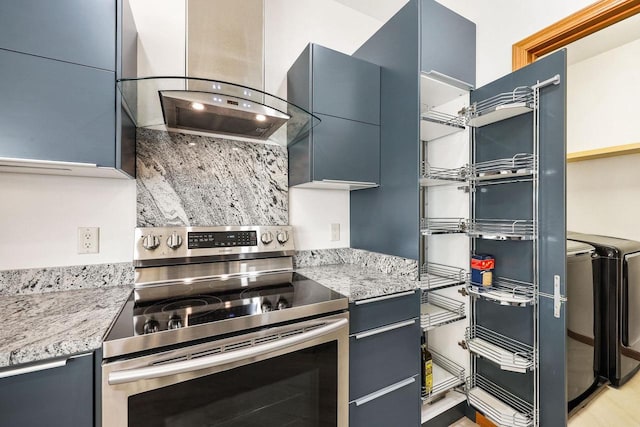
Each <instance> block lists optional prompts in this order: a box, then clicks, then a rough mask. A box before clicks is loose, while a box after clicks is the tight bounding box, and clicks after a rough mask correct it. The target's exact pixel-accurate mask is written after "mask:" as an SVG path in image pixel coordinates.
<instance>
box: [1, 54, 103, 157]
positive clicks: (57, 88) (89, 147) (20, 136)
mask: <svg viewBox="0 0 640 427" xmlns="http://www.w3.org/2000/svg"><path fill="white" fill-rule="evenodd" d="M0 70H1V71H2V79H0V93H2V98H3V102H1V103H0V156H1V157H11V158H21V159H34V160H58V161H67V162H79V163H95V164H98V165H99V166H108V167H114V166H115V141H116V138H115V132H116V121H115V114H116V109H115V100H116V96H115V90H116V88H115V83H114V82H115V73H114V72H111V71H104V70H99V69H95V68H90V67H84V66H80V65H74V64H69V63H66V62H60V61H54V60H50V59H44V58H39V57H35V56H31V55H25V54H20V53H15V52H11V51H7V50H2V49H0Z"/></svg>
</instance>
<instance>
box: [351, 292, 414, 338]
mask: <svg viewBox="0 0 640 427" xmlns="http://www.w3.org/2000/svg"><path fill="white" fill-rule="evenodd" d="M349 316H350V320H349V328H350V333H351V334H355V333H358V332H362V331H365V330H367V329H375V328H379V327H381V326H385V325H390V324H392V323H397V322H401V321H403V320H408V319H412V318H414V317H419V316H420V296H419V295H418V290H417V289H416V290H412V291H406V292H398V293H395V294H389V295H384V296H381V297H376V298H369V299H364V300H359V301H356V302H353V303H351V304H349Z"/></svg>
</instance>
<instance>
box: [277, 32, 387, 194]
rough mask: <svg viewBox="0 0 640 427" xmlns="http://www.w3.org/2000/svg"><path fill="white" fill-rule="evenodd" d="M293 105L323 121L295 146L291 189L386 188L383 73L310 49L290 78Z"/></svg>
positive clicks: (319, 48)
mask: <svg viewBox="0 0 640 427" xmlns="http://www.w3.org/2000/svg"><path fill="white" fill-rule="evenodd" d="M287 93H288V100H289V102H292V103H293V104H296V105H298V106H300V107H302V108H304V109H306V110H308V111H310V112H311V113H313V114H315V115H316V116H317V117H318V118H320V119H321V121H320V123H319V124H317V125H316V126H315V127H314V128H312V129H311V130H310V131H309V132H308V133H306V134H305V135H303V136H302V137H301V138H298V139H297V140H295V141H293V142H292V143H291V144H289V147H288V148H289V185H290V186H301V187H307V188H345V189H350V190H353V189H360V188H368V187H373V186H376V185H377V184H378V183H379V182H380V67H379V66H377V65H374V64H371V63H369V62H366V61H363V60H360V59H355V58H353V57H351V56H349V55H345V54H343V53H340V52H336V51H334V50H331V49H328V48H325V47H322V46H319V45H316V44H309V45H308V46H307V47H306V49H305V50H304V52H302V54H301V55H300V56H299V57H298V59H297V60H296V62H295V63H294V64H293V66H292V67H291V69H290V70H289V73H288V74H287Z"/></svg>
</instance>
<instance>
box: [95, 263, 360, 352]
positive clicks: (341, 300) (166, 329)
mask: <svg viewBox="0 0 640 427" xmlns="http://www.w3.org/2000/svg"><path fill="white" fill-rule="evenodd" d="M154 291H155V292H156V293H157V294H158V295H161V296H162V298H158V299H155V300H151V301H149V300H147V298H145V300H142V299H141V298H139V295H138V293H137V292H136V291H135V290H134V292H133V294H132V295H131V296H130V297H129V300H128V301H127V302H126V304H125V306H124V308H123V310H122V312H121V313H120V315H119V316H118V318H117V319H116V321H115V322H114V324H113V326H112V328H111V330H110V331H109V333H108V335H107V338H106V340H105V341H114V340H123V339H127V338H134V337H141V336H142V337H145V336H146V337H151V336H155V335H163V336H165V337H166V336H169V335H170V334H171V333H174V335H176V340H177V341H183V340H185V337H183V336H178V335H179V334H180V333H181V332H183V331H185V330H186V329H193V328H192V327H197V326H203V325H216V326H218V325H224V327H223V328H216V332H217V331H218V330H220V331H222V332H231V333H232V332H237V331H239V330H242V329H247V328H248V327H253V326H262V325H268V324H271V323H278V322H280V321H288V320H295V319H296V318H302V317H308V316H313V315H317V314H323V313H326V312H330V311H336V310H342V309H346V308H347V305H348V301H347V299H346V297H344V296H343V295H341V294H339V293H337V292H334V291H332V290H331V289H329V288H327V287H325V286H322V285H321V284H319V283H317V282H314V281H313V280H310V279H308V278H306V277H304V276H302V275H300V274H297V273H291V272H289V273H271V274H266V275H262V276H255V277H251V276H247V277H233V278H230V279H227V280H219V279H216V280H199V281H195V282H186V281H185V282H181V283H180V282H178V283H172V284H170V285H166V286H164V285H163V286H155V287H154ZM338 307H339V308H338ZM210 333H214V332H213V331H212V332H210ZM200 335H202V334H196V336H193V338H198V337H200ZM170 341H171V339H169V340H168V341H166V340H165V342H170Z"/></svg>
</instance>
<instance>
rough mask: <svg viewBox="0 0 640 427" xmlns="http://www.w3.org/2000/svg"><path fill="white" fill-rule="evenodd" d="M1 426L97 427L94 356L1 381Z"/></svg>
mask: <svg viewBox="0 0 640 427" xmlns="http://www.w3.org/2000/svg"><path fill="white" fill-rule="evenodd" d="M0 414H2V415H0V427H15V426H23V427H38V426H51V427H69V426H92V425H93V357H92V355H91V354H89V355H86V356H82V357H77V358H72V359H69V360H68V361H67V363H66V365H65V366H62V367H57V368H51V369H45V370H41V371H36V372H31V373H24V374H18V375H15V376H11V377H7V378H2V379H0Z"/></svg>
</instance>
